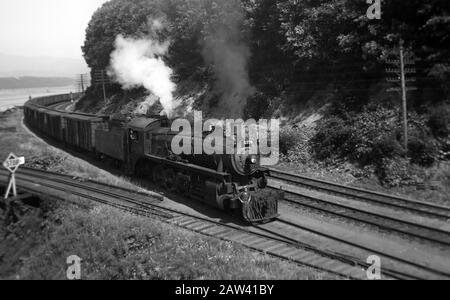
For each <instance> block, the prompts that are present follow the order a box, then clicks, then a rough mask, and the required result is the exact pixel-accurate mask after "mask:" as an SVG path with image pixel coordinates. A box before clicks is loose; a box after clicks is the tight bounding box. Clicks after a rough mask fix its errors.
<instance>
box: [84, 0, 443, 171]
mask: <svg viewBox="0 0 450 300" xmlns="http://www.w3.org/2000/svg"><path fill="white" fill-rule="evenodd" d="M381 3H382V6H381V10H382V18H381V20H376V19H375V20H369V19H368V17H367V14H366V12H367V9H368V8H369V5H368V4H367V3H366V1H362V0H324V1H312V0H259V1H256V0H232V1H222V0H111V1H110V2H107V3H106V4H104V5H103V7H102V8H100V9H99V10H98V11H97V12H96V13H95V15H94V17H93V18H92V20H91V22H90V24H89V27H88V28H87V32H86V33H87V35H86V42H85V45H84V47H83V51H84V55H85V58H86V61H87V63H88V65H89V66H90V67H91V68H93V69H105V68H107V66H108V63H109V58H110V54H111V52H112V51H113V48H114V45H113V44H114V40H115V38H116V36H117V35H118V34H123V35H125V36H132V37H142V36H148V35H152V34H154V33H152V32H151V28H150V26H149V24H148V23H149V20H154V19H156V18H157V19H160V20H163V23H164V24H165V25H166V26H165V29H164V30H163V31H161V32H159V35H158V38H159V39H161V40H166V39H169V40H170V41H171V46H170V49H169V53H168V55H167V56H166V57H164V59H165V60H166V62H167V63H168V64H169V65H170V66H171V67H172V68H173V69H174V80H176V81H177V83H178V84H179V86H182V84H183V82H186V81H189V82H197V83H198V85H199V86H205V85H207V86H209V87H210V88H209V89H208V90H209V92H210V94H216V93H220V92H226V91H217V88H216V89H213V88H211V86H212V85H214V81H215V80H216V79H217V78H215V77H217V72H214V71H215V70H217V69H225V70H229V71H231V72H234V71H242V69H246V71H248V74H249V75H248V76H249V79H250V83H251V85H252V86H253V87H254V89H253V90H252V91H251V93H252V95H251V96H250V97H249V98H248V99H247V102H246V108H245V110H244V114H245V116H244V117H253V118H261V117H272V116H275V117H280V116H283V115H286V114H287V115H288V114H289V112H291V113H292V111H288V112H287V113H286V109H285V111H283V110H282V109H281V107H283V105H285V104H286V103H288V104H289V103H297V104H298V103H303V102H307V101H309V100H310V99H312V98H313V97H312V96H313V95H314V94H315V93H317V92H318V91H323V90H329V91H332V94H333V97H332V98H331V99H329V101H331V102H333V105H332V106H331V109H330V110H329V112H328V113H329V115H328V116H326V118H325V119H324V120H323V121H321V122H320V124H319V126H318V128H317V134H316V136H315V137H314V138H313V139H312V141H311V143H310V146H311V151H312V154H314V156H315V157H316V158H317V159H320V160H325V161H329V160H332V158H333V157H341V158H345V159H348V160H352V161H355V162H358V163H359V164H361V165H363V166H364V165H376V166H377V167H378V169H379V170H381V171H380V172H381V173H383V172H384V171H383V170H386V169H389V168H388V167H387V166H389V165H392V163H391V162H392V161H394V162H395V161H396V158H398V157H403V159H404V160H405V161H408V162H413V163H416V164H420V165H430V164H433V162H435V161H436V159H438V158H439V157H442V156H445V155H447V154H445V153H447V152H448V151H449V149H448V148H449V142H448V135H449V133H450V129H449V114H448V102H447V104H446V101H448V99H449V94H450V88H449V87H450V5H449V4H448V1H447V0H410V1H404V0H384V1H381ZM400 41H404V47H405V49H406V53H407V56H408V57H410V58H414V59H415V60H416V66H415V68H416V70H417V72H416V74H415V75H414V76H415V77H416V78H417V81H416V82H415V83H414V85H415V86H416V87H418V90H417V91H415V92H411V93H409V98H408V100H409V115H410V117H411V120H412V121H411V124H410V130H411V140H410V142H409V149H408V152H407V153H406V151H405V150H404V149H403V148H402V146H401V145H402V144H403V138H404V137H403V136H402V129H401V126H402V125H401V122H400V120H401V118H400V116H401V112H400V107H399V102H398V98H399V97H398V96H396V95H395V94H394V95H390V96H389V94H386V93H384V92H383V91H384V90H385V89H386V88H388V87H389V85H388V84H386V82H385V78H386V73H385V68H386V63H385V61H386V60H387V59H395V57H396V54H398V46H399V43H400ZM214 45H216V46H217V45H219V47H220V46H223V45H237V46H236V48H237V49H238V50H239V51H242V52H243V53H244V55H243V57H244V61H238V62H239V63H238V64H242V66H240V67H241V68H240V69H239V68H236V67H235V66H230V63H229V62H228V61H222V62H221V61H220V60H219V61H218V60H214V59H211V57H212V56H214V55H215V51H216V49H215V48H214ZM235 50H236V49H235ZM231 65H233V64H231ZM233 68H234V69H233ZM189 86H191V85H189ZM219 89H220V87H219ZM112 90H113V91H115V93H116V94H117V93H120V87H116V90H114V89H112ZM222 90H226V88H225V87H223V86H222ZM380 91H381V92H380ZM96 92H97V93H100V92H101V91H100V89H98V90H97V91H96V90H95V88H92V89H91V90H90V93H94V94H95V93H96ZM383 93H384V94H383ZM374 94H378V96H376V97H374ZM380 95H381V96H380ZM374 98H375V99H374ZM113 99H114V98H113ZM386 99H391V100H390V101H387V100H386ZM216 101H217V97H214V96H210V97H208V96H204V95H203V96H202V97H199V98H198V99H196V102H195V103H194V108H198V109H202V110H203V112H204V113H206V114H207V113H208V109H209V108H211V107H214V106H215V105H216V104H217V103H216ZM288 107H289V106H288ZM429 107H440V108H441V109H434V110H430V109H429ZM287 110H289V109H287ZM294 117H295V116H294ZM294 135H295V134H294V133H293V132H291V131H289V130H287V131H285V132H284V133H283V136H282V145H281V146H282V150H283V153H284V154H287V153H288V152H289V151H290V150H291V151H292V149H293V148H295V144H298V143H297V139H296V138H293V136H294ZM302 149H303V148H302ZM308 149H309V148H308ZM302 151H303V152H304V150H302ZM439 153H441V154H439ZM442 153H444V154H442ZM405 155H406V156H407V158H406V156H405ZM402 168H403V167H399V169H402ZM384 173H386V172H384ZM381 177H382V176H381Z"/></svg>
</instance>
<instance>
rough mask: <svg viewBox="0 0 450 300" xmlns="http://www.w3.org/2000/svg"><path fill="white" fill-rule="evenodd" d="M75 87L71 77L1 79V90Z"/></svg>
mask: <svg viewBox="0 0 450 300" xmlns="http://www.w3.org/2000/svg"><path fill="white" fill-rule="evenodd" d="M70 85H75V79H74V78H69V77H33V76H23V77H0V90H17V89H33V88H55V87H65V86H70Z"/></svg>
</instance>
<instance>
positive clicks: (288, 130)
mask: <svg viewBox="0 0 450 300" xmlns="http://www.w3.org/2000/svg"><path fill="white" fill-rule="evenodd" d="M300 141H301V136H300V134H299V131H298V129H296V128H293V127H284V128H281V129H280V153H281V154H284V155H287V154H288V152H289V151H290V150H292V149H294V147H295V146H296V145H297V144H298V143H299V142H300Z"/></svg>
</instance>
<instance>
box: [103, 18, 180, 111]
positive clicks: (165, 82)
mask: <svg viewBox="0 0 450 300" xmlns="http://www.w3.org/2000/svg"><path fill="white" fill-rule="evenodd" d="M153 25H154V26H160V23H159V22H156V23H155V22H154V23H153ZM168 48H169V43H168V42H165V43H160V42H158V41H155V40H152V39H151V38H146V39H132V38H124V37H123V36H121V35H119V36H117V38H116V41H115V50H114V52H113V53H112V54H111V64H110V69H109V73H110V75H111V76H112V77H113V78H114V79H115V80H116V81H117V82H118V83H120V84H121V85H122V88H124V89H132V88H137V87H145V88H146V89H147V90H148V91H149V92H150V93H152V94H153V95H155V96H157V97H158V98H159V101H160V103H161V105H162V106H163V108H164V113H165V114H167V116H168V117H171V116H172V114H173V111H174V109H175V108H176V107H177V105H178V104H177V103H176V101H174V98H173V93H174V91H175V89H176V85H175V83H173V82H172V80H171V77H172V73H173V71H172V69H171V68H170V67H168V66H167V65H166V64H165V62H164V61H163V60H162V58H161V56H163V55H166V54H167V51H168ZM154 100H155V99H154V97H152V95H149V97H148V98H147V99H146V101H145V103H143V104H144V105H143V106H145V105H146V106H151V105H152V104H153V103H154Z"/></svg>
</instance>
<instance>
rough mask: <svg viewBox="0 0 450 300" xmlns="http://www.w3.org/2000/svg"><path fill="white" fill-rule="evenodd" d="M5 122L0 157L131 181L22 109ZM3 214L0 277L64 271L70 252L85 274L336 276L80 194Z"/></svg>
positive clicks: (0, 121)
mask: <svg viewBox="0 0 450 300" xmlns="http://www.w3.org/2000/svg"><path fill="white" fill-rule="evenodd" d="M3 128H7V129H8V130H1V131H0V144H1V145H2V146H1V148H0V157H6V156H7V155H8V154H9V153H10V152H14V153H15V154H17V155H23V156H25V157H26V158H27V165H26V166H28V167H33V168H37V169H41V170H48V171H54V172H58V173H62V174H68V175H70V176H71V177H73V178H80V179H81V178H84V179H95V180H98V181H101V182H103V183H108V184H111V185H115V186H122V187H126V188H129V187H132V186H134V185H133V184H132V183H131V182H129V181H127V180H126V179H124V178H120V177H118V176H115V175H113V174H111V173H109V172H107V171H104V170H101V169H99V168H97V167H95V166H94V165H91V164H90V163H88V162H86V161H84V160H82V159H80V158H76V157H74V156H72V155H70V154H68V153H66V152H64V151H62V150H59V149H57V148H55V147H52V146H50V145H48V144H47V143H46V142H45V141H43V140H41V139H39V138H37V137H36V136H34V135H33V134H31V133H30V132H29V131H28V130H27V129H26V128H24V127H23V126H22V110H21V109H12V110H9V111H7V112H5V113H2V114H1V115H0V129H3ZM12 128H14V130H11V129H12ZM134 187H135V188H136V189H138V187H137V186H134ZM61 199H63V200H64V201H61ZM0 212H1V213H0V215H3V211H1V209H0ZM1 221H2V223H1V226H0V261H1V262H2V263H1V264H0V266H1V267H0V278H2V279H44V278H49V279H65V278H66V270H67V267H68V265H67V263H66V260H67V257H69V256H72V255H77V256H79V257H80V258H81V259H82V276H83V278H85V279H130V278H135V279H231V278H232V279H328V278H331V279H333V278H335V276H333V275H329V274H327V273H324V272H321V271H317V270H314V269H311V268H307V267H302V266H299V265H297V264H294V263H289V262H286V261H281V260H278V259H275V258H272V257H269V256H266V255H262V254H258V253H255V252H252V251H249V250H247V249H245V248H243V247H240V246H237V245H234V244H232V243H227V242H222V241H219V240H217V239H213V238H207V237H204V236H202V235H199V234H196V233H192V232H189V231H186V230H184V229H181V228H177V227H175V226H170V225H168V224H162V223H160V222H159V221H157V220H152V219H148V218H143V217H139V216H134V215H131V214H127V213H123V212H121V211H118V210H116V209H114V208H109V207H105V206H103V205H98V204H93V203H92V202H89V201H86V200H84V199H82V198H80V197H79V196H76V195H70V194H66V195H63V196H61V195H48V196H45V197H41V198H40V199H37V198H36V199H35V208H33V209H28V208H27V209H25V210H24V211H23V212H22V215H21V218H20V220H19V221H18V222H14V223H6V224H5V223H4V222H3V221H5V220H4V219H2V220H1ZM6 262H7V263H6ZM105 266H107V267H105Z"/></svg>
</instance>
